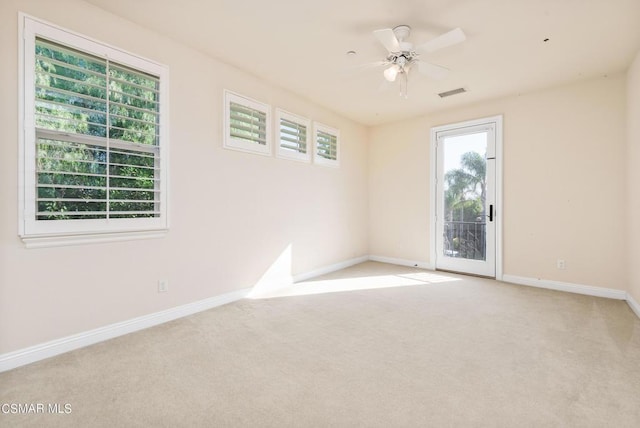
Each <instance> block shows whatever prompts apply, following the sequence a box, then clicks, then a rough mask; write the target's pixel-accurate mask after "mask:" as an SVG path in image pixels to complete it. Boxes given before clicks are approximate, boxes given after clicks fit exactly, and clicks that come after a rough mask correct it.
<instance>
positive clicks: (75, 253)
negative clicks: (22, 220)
mask: <svg viewBox="0 0 640 428" xmlns="http://www.w3.org/2000/svg"><path fill="white" fill-rule="evenodd" d="M19 10H21V11H23V12H25V13H28V14H31V15H33V16H36V17H38V18H42V19H45V20H48V21H51V22H53V23H55V24H57V25H60V26H63V27H65V28H68V29H70V30H73V31H77V32H80V33H82V34H85V35H88V36H90V37H93V38H96V39H98V40H100V41H103V42H106V43H109V44H112V45H114V46H117V47H119V48H122V49H125V50H128V51H130V52H133V53H136V54H139V55H141V56H144V57H147V58H150V59H152V60H155V61H158V62H162V63H164V64H167V65H168V66H169V68H170V99H171V104H170V118H171V119H170V132H171V140H170V151H171V170H170V174H171V179H170V218H171V229H170V231H169V234H168V236H167V237H166V238H164V239H159V240H140V241H130V242H121V243H109V244H95V245H83V246H74V247H58V248H46V249H26V248H25V247H24V245H23V243H22V242H21V240H20V239H19V238H18V229H17V228H18V218H17V213H18V207H17V201H18V194H17V182H18V171H17V166H18V129H17V126H18V111H17V106H18V99H17V96H18V95H17V93H18V88H17V70H18V65H17V58H18V54H17V52H18V30H17V21H18V11H19ZM0 52H2V60H3V63H2V67H0V70H1V71H0V73H2V74H1V75H0V77H1V78H0V93H1V94H2V97H0V144H2V150H1V152H0V181H1V182H2V186H0V200H1V201H2V205H1V206H0V354H2V353H6V352H10V351H14V350H17V349H22V348H24V347H27V346H30V345H34V344H39V343H42V342H45V341H48V340H52V339H56V338H60V337H64V336H67V335H71V334H74V333H78V332H83V331H87V330H90V329H93V328H96V327H99V326H103V325H108V324H111V323H114V322H118V321H123V320H127V319H130V318H133V317H137V316H141V315H144V314H148V313H153V312H157V311H160V310H163V309H167V308H171V307H174V306H178V305H181V304H185V303H190V302H194V301H197V300H200V299H204V298H208V297H212V296H216V295H220V294H223V293H226V292H229V291H233V290H238V289H243V288H247V287H252V286H253V285H254V284H256V282H257V281H258V280H259V279H260V277H261V276H262V275H263V274H264V273H265V272H266V271H267V269H269V267H270V266H271V264H272V263H273V262H274V261H275V260H276V259H277V258H278V257H279V256H280V254H281V253H282V252H283V251H284V250H285V249H286V248H287V247H288V246H289V245H290V244H291V246H292V263H293V264H292V272H291V273H292V274H299V273H304V272H308V271H311V270H314V269H317V268H319V267H323V266H326V265H330V264H333V263H336V262H339V261H344V260H346V259H350V258H354V257H358V256H362V255H366V254H367V249H368V241H367V224H366V223H367V216H368V211H367V208H368V201H367V180H366V177H367V163H366V162H367V145H366V140H367V137H368V135H367V129H366V128H365V127H363V126H360V125H357V124H355V123H353V122H350V121H348V120H346V119H344V118H342V117H340V116H338V115H336V114H334V113H332V112H330V111H328V110H326V109H323V108H320V107H318V106H316V105H314V104H312V103H310V102H308V101H306V100H304V99H301V98H299V97H297V96H295V95H293V94H291V93H289V92H287V91H285V90H283V89H281V88H276V87H273V86H270V85H268V84H266V83H265V82H263V81H261V80H260V79H258V78H256V77H254V76H251V75H249V74H246V73H243V72H240V71H239V70H237V69H234V68H232V67H230V66H227V65H225V64H222V63H220V62H218V61H216V60H214V59H212V58H210V57H207V56H205V55H203V54H201V53H199V52H197V51H194V50H192V49H190V48H188V47H186V46H184V45H181V44H178V43H175V42H173V41H171V40H169V39H166V38H164V37H162V36H161V35H158V34H156V33H153V32H151V31H147V30H145V29H144V28H141V27H139V26H137V25H134V24H132V23H131V22H129V21H126V20H123V19H121V18H118V17H116V16H114V15H111V14H109V13H106V12H104V11H102V10H101V9H98V8H96V7H94V6H91V5H88V4H87V3H84V2H82V1H79V0H58V1H55V2H51V1H44V0H42V1H37V0H3V1H2V2H1V3H0ZM224 88H228V89H231V90H234V91H237V92H239V93H241V94H243V95H247V96H249V97H252V98H255V99H258V100H260V101H263V102H266V103H269V104H271V105H272V106H274V107H281V108H284V109H286V110H289V111H291V112H294V113H297V114H300V115H303V116H306V117H309V118H311V119H313V120H318V121H320V122H322V123H325V124H327V125H329V126H332V127H335V128H338V129H339V130H340V136H341V144H342V153H341V154H342V160H341V166H340V168H339V169H334V168H326V167H318V166H314V165H310V164H302V163H297V162H293V161H286V160H281V159H276V158H275V157H263V156H258V155H252V154H245V153H240V152H234V151H230V150H224V149H223V148H222V141H221V136H222V130H221V126H222V106H223V102H222V91H223V89H224ZM161 278H167V279H169V292H168V293H164V294H158V293H157V280H158V279H161Z"/></svg>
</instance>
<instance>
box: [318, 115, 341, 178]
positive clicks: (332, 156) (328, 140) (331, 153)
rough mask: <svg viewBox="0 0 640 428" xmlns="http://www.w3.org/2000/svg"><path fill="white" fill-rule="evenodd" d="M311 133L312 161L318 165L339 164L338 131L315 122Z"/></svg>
mask: <svg viewBox="0 0 640 428" xmlns="http://www.w3.org/2000/svg"><path fill="white" fill-rule="evenodd" d="M313 135H314V141H315V153H314V157H313V159H314V162H315V163H317V164H319V165H326V166H333V167H338V166H340V131H338V130H337V129H334V128H330V127H328V126H326V125H323V124H321V123H317V122H316V123H315V125H314V132H313Z"/></svg>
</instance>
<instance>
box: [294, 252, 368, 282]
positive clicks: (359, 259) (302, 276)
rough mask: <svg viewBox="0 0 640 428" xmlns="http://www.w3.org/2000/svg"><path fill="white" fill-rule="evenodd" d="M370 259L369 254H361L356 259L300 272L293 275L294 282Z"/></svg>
mask: <svg viewBox="0 0 640 428" xmlns="http://www.w3.org/2000/svg"><path fill="white" fill-rule="evenodd" d="M367 260H369V256H361V257H356V258H355V259H349V260H345V261H343V262H339V263H335V264H332V265H328V266H323V267H321V268H318V269H314V270H312V271H311V272H305V273H299V274H297V275H294V276H293V282H294V283H295V282H300V281H306V280H308V279H311V278H314V277H316V276H320V275H326V274H328V273H331V272H335V271H337V270H340V269H344V268H348V267H349V266H353V265H357V264H359V263H364V262H366V261H367Z"/></svg>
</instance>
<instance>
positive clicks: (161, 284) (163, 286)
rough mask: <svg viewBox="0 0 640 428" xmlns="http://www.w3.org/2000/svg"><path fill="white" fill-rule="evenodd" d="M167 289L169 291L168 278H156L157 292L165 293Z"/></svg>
mask: <svg viewBox="0 0 640 428" xmlns="http://www.w3.org/2000/svg"><path fill="white" fill-rule="evenodd" d="M167 291H169V280H168V279H160V280H158V293H166V292H167Z"/></svg>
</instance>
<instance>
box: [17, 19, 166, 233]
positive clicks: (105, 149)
mask: <svg viewBox="0 0 640 428" xmlns="http://www.w3.org/2000/svg"><path fill="white" fill-rule="evenodd" d="M24 31H25V48H24V55H25V69H24V76H25V79H24V82H25V88H24V94H25V116H26V117H27V119H28V118H29V117H33V122H32V123H33V125H34V126H33V128H29V127H28V126H26V125H25V137H24V145H25V149H24V153H25V159H24V161H25V165H26V166H27V167H26V168H25V179H24V182H25V198H24V203H25V207H24V230H23V233H22V235H23V236H30V235H47V234H56V235H59V234H64V233H74V234H77V233H82V232H87V233H104V232H120V231H136V230H151V229H164V228H166V226H167V221H166V179H165V177H166V165H167V162H166V159H163V156H162V155H163V153H164V150H163V147H164V146H165V145H166V142H164V141H163V139H164V138H163V135H165V134H164V133H163V132H162V128H163V123H164V122H165V120H166V119H165V118H164V117H163V114H162V112H163V111H164V110H166V106H162V104H161V103H162V102H163V99H162V93H163V92H164V90H165V89H164V88H166V82H164V78H163V77H162V76H163V75H164V74H166V69H165V68H164V67H162V66H158V65H157V64H155V63H150V62H148V61H145V60H141V59H140V58H138V57H134V56H131V55H130V54H126V53H124V52H122V51H117V50H115V49H113V48H111V47H107V46H105V45H102V44H100V43H98V42H94V41H91V40H87V39H85V38H83V37H82V36H79V35H75V34H72V33H69V32H66V31H64V30H61V29H58V28H56V27H51V26H49V25H47V24H44V23H41V22H39V21H35V20H32V19H31V18H29V17H25V28H24ZM128 62H130V63H131V64H133V65H129V64H127V63H128ZM139 66H142V69H140V68H138V67H139ZM30 94H32V95H33V98H31V97H30V96H29V95H30ZM26 122H27V123H29V121H28V120H27V121H26ZM165 133H166V131H165ZM30 162H33V164H32V165H34V167H35V170H34V168H28V165H29V163H30Z"/></svg>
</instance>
